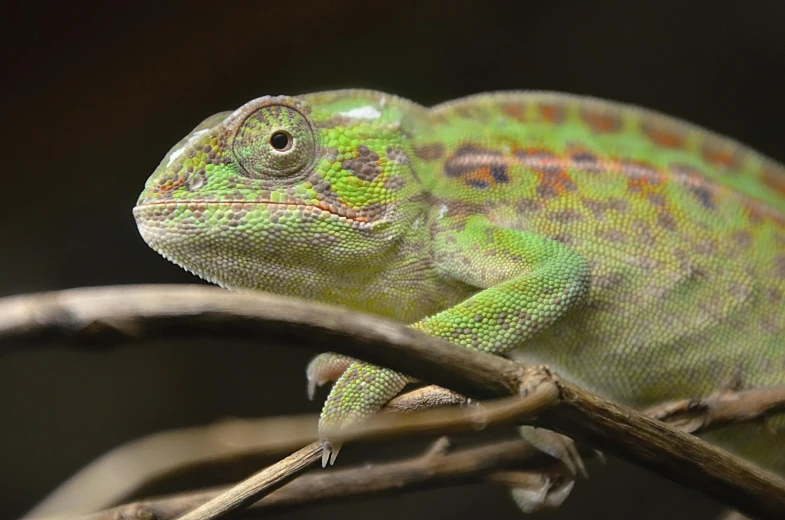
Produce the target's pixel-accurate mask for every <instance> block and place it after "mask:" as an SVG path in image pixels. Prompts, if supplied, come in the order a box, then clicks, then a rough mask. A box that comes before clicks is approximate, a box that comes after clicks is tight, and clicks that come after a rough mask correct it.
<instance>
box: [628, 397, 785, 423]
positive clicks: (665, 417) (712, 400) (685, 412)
mask: <svg viewBox="0 0 785 520" xmlns="http://www.w3.org/2000/svg"><path fill="white" fill-rule="evenodd" d="M782 412H785V386H775V387H771V388H756V389H753V390H745V391H741V392H730V391H728V392H723V393H721V394H719V395H713V396H710V397H707V398H704V399H681V400H678V401H670V402H667V403H662V404H659V405H657V406H652V407H650V408H647V409H646V410H643V413H645V414H646V415H648V416H649V417H652V418H654V419H657V420H660V421H663V422H665V423H668V424H669V425H671V426H673V427H674V428H677V429H679V430H681V431H684V432H688V433H694V432H696V431H698V430H700V431H706V430H709V429H712V428H717V427H719V426H726V425H728V424H735V423H740V422H747V421H752V420H758V419H765V418H766V417H768V416H771V415H774V414H777V413H782Z"/></svg>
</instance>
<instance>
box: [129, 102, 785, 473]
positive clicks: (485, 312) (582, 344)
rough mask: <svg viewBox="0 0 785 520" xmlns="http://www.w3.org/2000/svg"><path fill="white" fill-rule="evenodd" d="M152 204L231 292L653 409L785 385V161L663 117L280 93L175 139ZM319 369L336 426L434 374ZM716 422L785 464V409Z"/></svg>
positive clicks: (142, 211)
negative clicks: (317, 311) (403, 331)
mask: <svg viewBox="0 0 785 520" xmlns="http://www.w3.org/2000/svg"><path fill="white" fill-rule="evenodd" d="M134 215H135V218H136V222H137V224H138V227H139V230H140V232H141V234H142V236H143V238H144V240H145V241H146V242H147V243H148V244H149V245H150V246H151V247H152V248H154V249H155V250H157V251H158V252H160V253H161V254H162V255H164V256H165V257H166V258H168V259H170V260H172V261H173V262H175V263H177V264H179V265H181V266H183V267H184V268H186V269H188V270H190V271H192V272H193V273H195V274H197V275H199V276H201V277H203V278H205V279H207V280H209V281H211V282H215V283H218V284H220V285H222V286H224V287H227V288H229V289H243V290H248V289H251V290H263V291H271V292H275V293H280V294H286V295H291V296H295V297H300V298H306V299H312V300H319V301H323V302H330V303H334V304H340V305H344V306H347V307H350V308H354V309H359V310H362V311H366V312H371V313H375V314H379V315H382V316H387V317H391V318H394V319H397V320H400V321H402V322H405V323H408V324H410V325H411V327H413V328H415V329H418V330H420V331H422V332H425V333H427V334H433V335H436V336H440V337H442V338H445V339H447V340H449V341H451V342H453V343H456V344H458V345H462V346H465V347H468V348H473V349H480V350H483V351H486V352H490V353H493V354H498V355H503V354H508V353H509V354H512V352H513V350H515V352H516V354H515V355H516V358H517V359H520V360H522V361H525V362H528V363H544V364H547V365H549V366H550V367H551V368H553V369H554V370H555V371H557V372H558V373H559V374H561V375H562V376H563V377H565V378H566V379H568V380H570V381H572V382H575V383H577V384H579V385H582V386H584V387H586V388H588V389H591V390H594V391H596V392H599V393H601V394H603V395H605V396H608V397H610V398H612V399H615V400H617V401H620V402H623V403H626V404H629V405H632V406H636V407H641V406H646V405H650V404H654V403H658V402H662V401H664V400H670V399H678V398H700V397H704V396H707V395H709V394H712V393H715V392H721V391H723V390H728V389H749V388H755V387H765V386H771V385H781V384H785V300H784V299H783V298H785V169H783V167H782V166H781V165H779V164H777V163H775V162H774V161H772V160H770V159H767V158H765V157H763V156H762V155H760V154H758V153H756V152H754V151H753V150H750V149H749V148H746V147H744V146H742V145H740V144H738V143H736V142H734V141H731V140H729V139H727V138H724V137H721V136H718V135H714V134H712V133H709V132H708V131H706V130H704V129H701V128H698V127H696V126H691V125H689V124H687V123H684V122H681V121H678V120H675V119H672V118H669V117H666V116H664V115H660V114H657V113H654V112H651V111H646V110H643V109H640V108H636V107H631V106H625V105H621V104H616V103H611V102H606V101H601V100H597V99H592V98H588V97H579V96H572V95H565V94H556V93H547V92H500V93H490V94H481V95H477V96H472V97H467V98H463V99H459V100H456V101H451V102H448V103H444V104H441V105H438V106H435V107H432V108H425V107H423V106H420V105H418V104H415V103H413V102H411V101H408V100H405V99H402V98H400V97H396V96H393V95H389V94H385V93H381V92H374V91H366V90H339V91H333V92H319V93H313V94H307V95H303V96H300V97H296V98H295V97H285V96H278V97H274V96H267V97H261V98H258V99H255V100H253V101H250V102H249V103H247V104H245V105H243V106H242V107H240V108H238V109H237V110H235V111H234V112H223V113H219V114H216V115H214V116H212V117H210V118H208V119H206V120H205V121H203V122H202V123H201V124H200V125H199V126H197V127H196V128H195V129H194V130H193V131H192V132H191V133H190V134H189V135H188V136H186V137H185V138H184V139H183V140H182V141H181V142H180V143H178V144H177V145H176V146H174V147H173V148H172V150H171V151H170V152H169V153H168V154H167V156H166V157H165V158H164V159H163V161H162V162H161V164H160V165H159V167H158V168H157V169H156V171H155V172H154V173H153V175H152V176H151V177H150V178H149V179H148V181H147V184H146V186H145V189H144V191H143V193H142V194H141V196H140V197H139V200H138V204H137V206H136V208H135V209H134ZM307 374H308V378H309V393H311V394H312V393H313V390H314V388H315V387H316V386H317V385H320V384H323V383H326V382H333V381H334V382H335V384H334V386H333V387H332V390H331V392H330V394H329V397H328V398H327V401H326V403H325V405H324V408H323V411H322V415H321V422H320V431H321V432H323V433H324V432H325V430H326V429H328V428H331V427H336V426H340V425H345V424H348V423H350V422H353V421H357V420H361V419H362V418H365V417H367V416H369V415H371V414H373V413H375V412H376V411H378V410H379V409H380V408H381V407H382V406H383V405H384V404H385V403H386V402H387V401H389V400H390V399H391V398H392V397H394V396H395V395H396V394H398V393H399V392H400V391H401V389H403V387H404V386H405V385H406V384H407V383H409V382H412V381H413V380H412V379H411V378H409V377H407V376H406V375H404V374H400V373H397V372H394V371H392V370H389V369H386V368H382V367H379V366H375V365H371V364H368V363H365V362H362V361H356V360H353V359H349V358H346V357H343V356H339V355H336V354H330V353H328V354H323V355H320V356H317V357H316V358H315V359H314V360H313V361H312V363H311V364H310V366H309V367H308V370H307ZM709 437H711V438H712V439H713V440H715V441H717V442H720V443H722V444H723V445H724V446H725V447H726V448H728V449H730V450H732V451H736V452H737V453H740V454H742V455H743V456H746V457H749V458H752V459H753V460H755V461H756V462H758V463H760V464H762V465H764V466H766V467H768V468H770V469H773V470H775V471H777V472H779V473H781V474H785V417H783V416H780V417H775V418H771V419H770V420H768V421H767V422H766V423H765V424H764V423H763V422H760V423H752V424H746V425H742V426H735V427H733V428H726V429H724V430H720V431H718V432H716V433H715V434H714V435H713V436H709ZM323 438H325V437H324V435H323ZM325 440H326V441H327V442H326V443H325V457H326V459H329V458H331V456H332V457H334V455H335V453H336V450H337V447H332V446H331V445H330V444H329V440H328V439H325ZM331 452H332V454H331Z"/></svg>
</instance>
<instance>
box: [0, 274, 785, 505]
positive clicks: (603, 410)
mask: <svg viewBox="0 0 785 520" xmlns="http://www.w3.org/2000/svg"><path fill="white" fill-rule="evenodd" d="M228 334H230V337H231V338H234V339H244V340H248V341H253V340H254V339H256V340H258V339H259V338H260V337H261V338H265V339H266V340H268V341H271V340H275V341H277V342H279V343H283V344H286V345H291V346H294V347H297V346H299V347H302V346H304V345H307V346H308V347H309V348H316V349H319V350H324V351H333V352H339V353H343V354H346V355H349V356H352V357H355V358H358V359H364V360H366V361H369V362H371V363H375V364H378V365H382V366H387V367H389V368H391V369H394V370H399V371H402V372H405V373H407V374H409V375H411V376H414V377H417V378H419V379H421V380H424V381H429V382H432V383H435V384H438V385H440V386H443V387H446V388H450V389H451V390H454V391H457V392H459V393H461V394H464V395H468V396H469V397H473V398H489V397H493V396H501V395H509V394H514V393H517V392H519V391H521V388H522V387H521V382H522V381H521V380H522V376H523V369H522V367H521V366H520V365H517V364H515V363H513V362H511V361H509V360H506V359H503V358H501V357H497V356H492V355H489V354H484V353H481V352H477V351H472V350H470V349H465V348H460V347H456V346H454V345H451V344H449V343H447V342H445V341H442V340H439V339H438V338H435V337H430V336H427V335H424V334H420V333H418V332H417V331H414V330H413V329H411V328H409V327H406V326H403V325H401V324H398V323H395V322H392V321H389V320H384V319H381V318H377V317H373V316H368V315H365V314H361V313H356V312H350V311H347V310H344V309H337V308H333V307H329V306H324V305H318V304H314V303H306V302H301V301H298V300H291V299H288V298H281V297H274V296H270V295H259V294H246V293H243V294H234V293H229V292H227V291H222V290H220V289H217V288H208V287H202V286H197V287H190V286H169V287H155V286H153V287H113V288H99V289H79V290H71V291H63V292H60V293H49V294H43V295H30V296H23V297H14V298H9V299H5V300H3V301H0V348H3V347H8V346H9V345H10V344H13V343H15V342H21V341H27V342H28V343H30V342H33V343H40V342H42V341H44V340H54V339H60V340H66V339H67V340H70V341H72V342H74V341H75V342H77V344H84V343H85V342H87V341H88V340H90V339H91V340H93V341H94V342H95V343H96V344H101V345H107V344H117V343H118V342H120V341H127V340H137V341H138V340H141V339H143V338H157V339H160V338H162V337H204V336H205V335H213V336H214V335H218V336H220V337H223V338H224V339H226V337H227V335H228ZM555 382H556V383H557V385H558V387H559V389H560V391H561V398H562V399H561V401H560V404H559V405H558V406H556V407H554V408H552V409H549V410H545V411H543V412H542V413H541V414H540V415H539V416H538V417H537V420H536V422H534V424H536V425H537V426H540V427H543V428H547V429H551V430H554V431H557V432H559V433H563V434H565V435H568V436H571V437H573V438H576V439H577V440H579V441H583V442H587V443H589V444H591V445H593V446H596V447H598V448H600V449H603V450H607V451H608V452H611V453H615V454H616V455H619V456H621V457H623V458H625V459H627V460H630V461H632V462H634V463H637V464H639V465H643V466H644V467H647V468H650V469H652V470H654V471H656V472H658V473H660V474H663V475H666V476H668V477H669V478H671V479H673V480H675V481H677V482H681V483H683V484H685V485H687V486H690V487H693V488H696V489H700V490H702V491H703V492H705V493H707V494H709V495H710V496H713V497H714V498H715V499H717V500H718V501H720V502H722V503H724V504H726V505H729V506H731V507H734V508H737V509H739V510H741V511H743V512H745V513H747V514H750V515H751V516H757V517H762V518H782V517H785V481H783V480H782V479H781V478H779V477H777V476H775V475H773V474H771V473H768V472H766V471H763V470H762V469H760V468H757V467H756V466H755V465H753V464H750V463H748V462H746V461H744V460H741V459H739V458H738V457H735V456H733V455H730V454H728V453H727V452H725V451H723V450H721V449H719V448H716V447H714V446H711V445H709V444H708V443H705V442H702V441H700V440H699V439H696V438H695V437H693V436H690V435H687V434H684V433H682V432H678V431H676V430H673V429H672V428H669V427H668V426H667V425H665V424H663V423H661V422H659V421H654V420H652V419H649V418H647V417H645V416H643V415H642V414H640V413H639V412H636V411H635V410H633V409H631V408H628V407H625V406H622V405H619V404H616V403H614V402H612V401H609V400H607V399H604V398H602V397H600V396H598V395H595V394H592V393H590V392H587V391H585V390H582V389H580V388H578V387H576V386H575V385H572V384H570V383H568V382H565V381H555Z"/></svg>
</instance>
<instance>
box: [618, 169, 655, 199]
mask: <svg viewBox="0 0 785 520" xmlns="http://www.w3.org/2000/svg"><path fill="white" fill-rule="evenodd" d="M618 165H619V166H618V168H619V171H621V172H622V173H623V174H624V175H625V176H626V177H627V189H628V190H629V191H630V192H631V193H637V194H639V195H641V196H644V197H648V196H649V195H652V194H656V193H659V191H660V187H661V186H662V183H663V181H664V180H665V175H664V174H663V173H662V172H660V171H659V170H657V169H656V168H655V167H654V166H652V165H651V164H649V163H647V162H644V161H631V160H625V161H618Z"/></svg>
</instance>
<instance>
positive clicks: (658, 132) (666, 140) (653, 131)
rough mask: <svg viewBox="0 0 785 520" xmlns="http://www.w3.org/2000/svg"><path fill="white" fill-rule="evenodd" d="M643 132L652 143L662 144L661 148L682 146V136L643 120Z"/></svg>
mask: <svg viewBox="0 0 785 520" xmlns="http://www.w3.org/2000/svg"><path fill="white" fill-rule="evenodd" d="M641 129H642V130H643V133H644V134H646V137H648V138H649V139H650V140H651V141H652V142H653V143H654V144H657V145H659V146H662V147H663V148H683V147H684V136H683V135H679V134H677V133H675V132H672V131H670V130H668V129H666V128H663V127H659V126H655V125H653V124H651V123H647V122H644V123H642V124H641Z"/></svg>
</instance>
